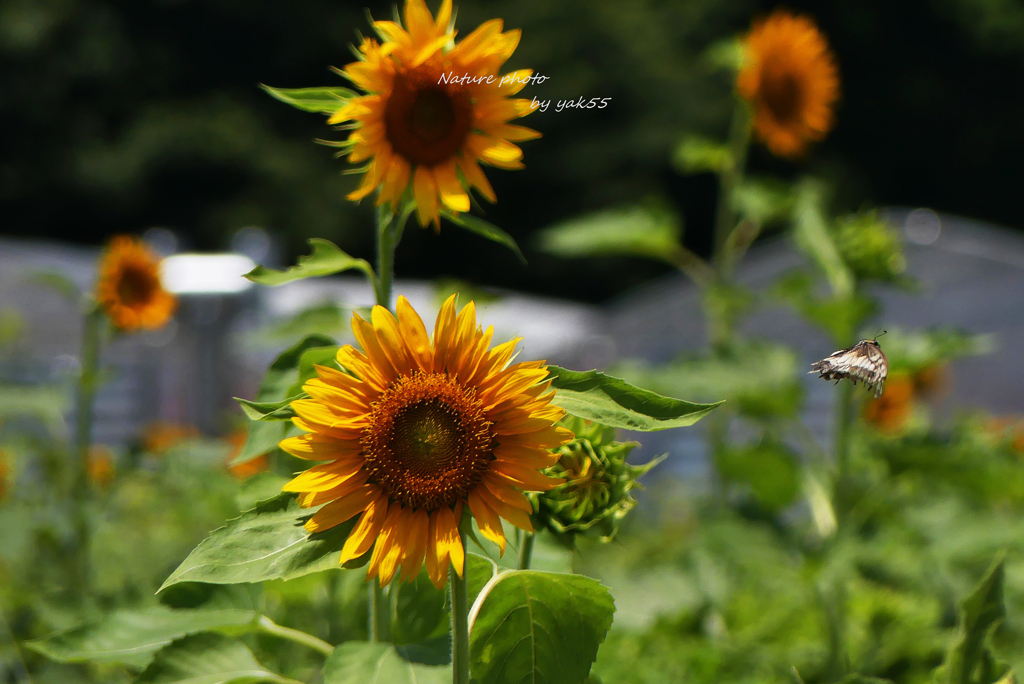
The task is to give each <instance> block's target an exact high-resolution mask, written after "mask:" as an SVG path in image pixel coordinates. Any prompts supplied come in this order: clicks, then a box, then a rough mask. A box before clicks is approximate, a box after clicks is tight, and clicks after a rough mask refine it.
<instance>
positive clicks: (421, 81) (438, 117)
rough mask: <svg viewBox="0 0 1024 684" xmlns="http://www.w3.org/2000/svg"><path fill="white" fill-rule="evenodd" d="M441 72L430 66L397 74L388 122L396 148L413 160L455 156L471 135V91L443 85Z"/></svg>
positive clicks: (431, 160) (387, 108) (431, 162)
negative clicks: (440, 83)
mask: <svg viewBox="0 0 1024 684" xmlns="http://www.w3.org/2000/svg"><path fill="white" fill-rule="evenodd" d="M441 75H442V72H441V71H439V70H438V69H434V68H429V67H427V68H421V69H418V70H416V71H412V72H409V73H405V74H396V75H395V81H394V85H393V86H392V91H391V96H390V97H389V98H388V101H387V104H386V105H385V107H384V126H385V130H386V131H387V139H388V142H390V143H391V146H392V147H393V148H394V150H395V152H397V153H398V154H400V155H402V156H403V157H405V158H406V159H407V160H408V161H409V162H410V163H413V164H422V165H424V166H434V165H436V164H439V163H441V162H444V161H446V160H448V159H450V158H452V157H453V156H455V154H456V153H457V152H458V151H459V150H460V149H461V148H462V144H463V143H464V142H465V141H466V138H467V137H468V136H469V131H470V121H471V115H472V104H471V102H470V97H469V93H467V92H465V91H464V90H462V89H460V88H453V87H452V86H451V85H447V84H445V85H439V84H438V80H439V79H440V77H441Z"/></svg>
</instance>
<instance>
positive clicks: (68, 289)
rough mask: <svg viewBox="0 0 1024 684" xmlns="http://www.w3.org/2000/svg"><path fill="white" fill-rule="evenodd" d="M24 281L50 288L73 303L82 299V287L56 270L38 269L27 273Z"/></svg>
mask: <svg viewBox="0 0 1024 684" xmlns="http://www.w3.org/2000/svg"><path fill="white" fill-rule="evenodd" d="M25 282H27V283H30V284H32V285H39V286H41V287H45V288H47V289H49V290H52V291H54V292H56V293H57V294H59V295H60V296H61V297H63V298H64V299H66V300H67V301H69V302H71V303H73V304H77V303H78V302H79V301H81V299H82V288H80V287H78V283H76V282H75V281H73V280H71V278H68V277H67V276H66V275H64V274H63V273H60V272H58V271H38V272H36V273H32V274H29V276H28V277H27V278H25Z"/></svg>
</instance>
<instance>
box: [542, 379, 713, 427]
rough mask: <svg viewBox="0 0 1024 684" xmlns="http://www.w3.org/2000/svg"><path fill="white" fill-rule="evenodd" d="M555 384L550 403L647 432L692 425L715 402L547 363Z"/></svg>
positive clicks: (578, 413) (610, 424)
mask: <svg viewBox="0 0 1024 684" xmlns="http://www.w3.org/2000/svg"><path fill="white" fill-rule="evenodd" d="M548 373H549V375H548V379H549V380H551V381H552V387H554V388H555V390H556V392H555V399H554V401H553V403H554V404H556V405H558V406H561V407H562V408H564V409H565V410H566V411H567V412H568V413H570V414H572V415H574V416H578V417H580V418H586V419H587V420H593V421H595V422H598V423H601V424H602V425H609V426H611V427H617V428H624V429H627V430H639V431H641V432H651V431H654V430H666V429H668V428H674V427H685V426H687V425H693V424H694V423H696V422H697V421H698V420H700V419H701V418H703V417H704V416H706V415H707V414H708V413H709V412H710V411H711V409H713V408H715V407H716V406H718V405H719V404H720V403H721V402H718V403H715V404H694V403H692V402H689V401H683V400H682V399H672V398H670V397H663V396H661V395H660V394H656V393H654V392H651V391H649V390H645V389H641V388H639V387H634V386H633V385H630V384H629V383H628V382H626V381H625V380H621V379H619V378H613V377H611V376H610V375H605V374H604V373H601V372H599V371H596V370H592V371H572V370H566V369H565V368H559V367H558V366H548Z"/></svg>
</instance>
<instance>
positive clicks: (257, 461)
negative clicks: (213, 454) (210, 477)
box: [224, 429, 270, 480]
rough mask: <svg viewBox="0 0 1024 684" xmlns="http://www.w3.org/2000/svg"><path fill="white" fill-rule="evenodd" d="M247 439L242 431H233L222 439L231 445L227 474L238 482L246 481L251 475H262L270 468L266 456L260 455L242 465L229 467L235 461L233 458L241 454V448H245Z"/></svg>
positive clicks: (246, 435) (268, 459)
mask: <svg viewBox="0 0 1024 684" xmlns="http://www.w3.org/2000/svg"><path fill="white" fill-rule="evenodd" d="M247 438H248V434H247V433H246V431H245V430H244V429H242V430H235V431H234V432H232V433H231V434H230V435H228V436H227V437H225V438H224V441H225V442H227V443H228V444H230V445H231V452H230V454H229V455H228V458H227V462H228V472H229V473H231V474H232V475H234V476H235V477H237V478H238V479H239V480H247V479H249V478H250V477H252V476H253V475H256V474H258V473H262V472H263V471H265V470H267V469H268V468H269V467H270V458H269V456H268V455H267V454H261V455H259V456H257V457H256V458H251V459H249V460H248V461H245V462H243V463H238V464H236V465H231V461H233V460H235V457H236V456H238V454H240V453H241V452H242V447H243V446H245V440H246V439H247Z"/></svg>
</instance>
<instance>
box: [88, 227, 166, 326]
mask: <svg viewBox="0 0 1024 684" xmlns="http://www.w3.org/2000/svg"><path fill="white" fill-rule="evenodd" d="M96 301H97V303H98V304H99V305H100V307H101V308H102V309H103V310H104V311H105V312H106V314H107V316H109V317H110V321H111V322H112V323H113V324H114V325H115V326H116V327H117V328H119V329H121V330H125V331H128V332H131V331H134V330H138V329H150V330H152V329H155V328H161V327H163V326H164V325H165V324H166V323H167V321H168V320H170V318H171V315H172V314H173V313H174V310H175V309H176V308H177V306H178V300H177V298H176V297H175V296H174V295H173V294H171V293H170V292H168V291H167V290H165V289H164V287H163V285H162V283H161V282H160V258H159V257H158V256H157V255H156V254H154V253H153V252H152V251H151V250H150V249H149V248H148V247H146V245H145V244H144V243H143V242H142V241H141V240H138V239H137V238H133V237H130V236H127V235H119V236H117V237H115V238H114V239H113V240H111V241H110V246H109V247H108V248H107V251H106V252H104V254H103V256H102V258H101V260H100V265H99V281H98V282H97V284H96Z"/></svg>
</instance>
